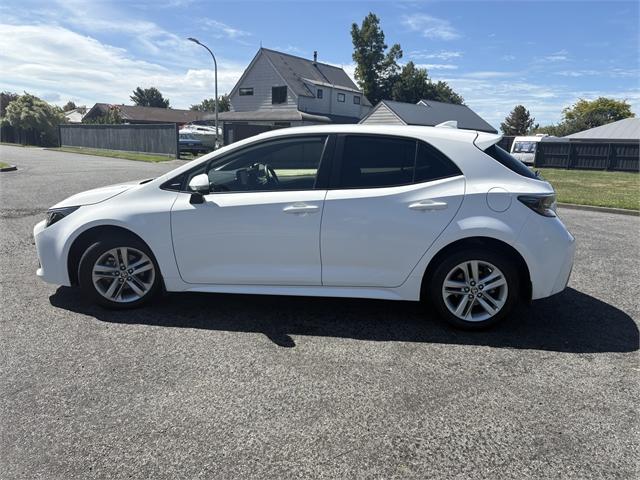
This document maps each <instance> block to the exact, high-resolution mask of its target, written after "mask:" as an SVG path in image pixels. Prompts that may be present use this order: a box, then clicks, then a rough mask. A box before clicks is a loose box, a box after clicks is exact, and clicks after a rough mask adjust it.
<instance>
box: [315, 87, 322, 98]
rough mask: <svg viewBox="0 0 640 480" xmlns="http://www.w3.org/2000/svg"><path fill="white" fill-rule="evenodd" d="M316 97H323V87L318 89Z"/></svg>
mask: <svg viewBox="0 0 640 480" xmlns="http://www.w3.org/2000/svg"><path fill="white" fill-rule="evenodd" d="M316 98H322V89H321V88H319V89H318V91H317V92H316Z"/></svg>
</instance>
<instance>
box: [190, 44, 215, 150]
mask: <svg viewBox="0 0 640 480" xmlns="http://www.w3.org/2000/svg"><path fill="white" fill-rule="evenodd" d="M187 40H190V41H192V42H193V43H197V44H198V45H200V46H201V47H204V48H206V49H207V51H208V52H209V53H210V54H211V58H213V68H214V79H215V92H214V93H215V96H216V98H215V112H216V148H218V145H219V144H218V140H219V139H218V62H216V56H215V55H214V54H213V52H212V51H211V50H210V49H209V47H207V46H206V45H205V44H204V43H200V41H199V40H198V39H197V38H193V37H189V38H188V39H187Z"/></svg>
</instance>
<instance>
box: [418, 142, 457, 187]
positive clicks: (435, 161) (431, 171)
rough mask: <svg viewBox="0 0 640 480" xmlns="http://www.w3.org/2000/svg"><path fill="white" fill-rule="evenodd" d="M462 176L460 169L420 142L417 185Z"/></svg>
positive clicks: (440, 153)
mask: <svg viewBox="0 0 640 480" xmlns="http://www.w3.org/2000/svg"><path fill="white" fill-rule="evenodd" d="M456 175H462V172H461V171H460V169H459V168H458V167H457V166H456V164H455V163H453V162H452V161H451V160H449V159H448V158H447V157H445V156H444V154H443V153H442V152H440V151H439V150H436V149H435V148H433V147H432V146H431V145H427V144H426V143H422V142H418V153H417V156H416V172H415V179H414V182H415V183H420V182H430V181H431V180H437V179H439V178H446V177H453V176H456Z"/></svg>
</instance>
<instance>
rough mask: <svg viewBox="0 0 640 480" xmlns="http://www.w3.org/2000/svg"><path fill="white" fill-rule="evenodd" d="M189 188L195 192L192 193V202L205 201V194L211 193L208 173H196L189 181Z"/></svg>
mask: <svg viewBox="0 0 640 480" xmlns="http://www.w3.org/2000/svg"><path fill="white" fill-rule="evenodd" d="M189 190H191V191H192V192H193V193H192V194H191V199H190V200H189V202H190V203H203V202H204V195H206V194H207V193H209V191H210V190H209V175H207V174H206V173H201V174H200V175H196V176H195V177H193V178H192V179H191V180H190V181H189Z"/></svg>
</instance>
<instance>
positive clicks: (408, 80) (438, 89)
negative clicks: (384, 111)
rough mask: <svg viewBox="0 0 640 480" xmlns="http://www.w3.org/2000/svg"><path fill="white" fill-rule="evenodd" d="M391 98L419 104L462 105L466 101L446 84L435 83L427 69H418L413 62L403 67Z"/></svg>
mask: <svg viewBox="0 0 640 480" xmlns="http://www.w3.org/2000/svg"><path fill="white" fill-rule="evenodd" d="M391 98H392V99H393V100H396V101H398V102H409V103H418V102H419V101H420V100H435V101H438V102H446V103H455V104H459V105H460V104H462V103H463V101H464V99H463V98H462V97H461V96H460V95H458V94H457V93H456V92H454V91H453V89H452V88H451V87H450V86H449V85H448V84H447V83H446V82H442V81H439V82H436V83H434V82H433V81H431V79H430V78H429V75H428V73H427V69H426V68H418V67H416V66H415V64H414V63H413V62H409V63H407V64H406V65H405V66H404V67H402V71H401V72H400V75H398V78H397V79H396V82H395V83H394V85H393V88H392V90H391Z"/></svg>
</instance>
